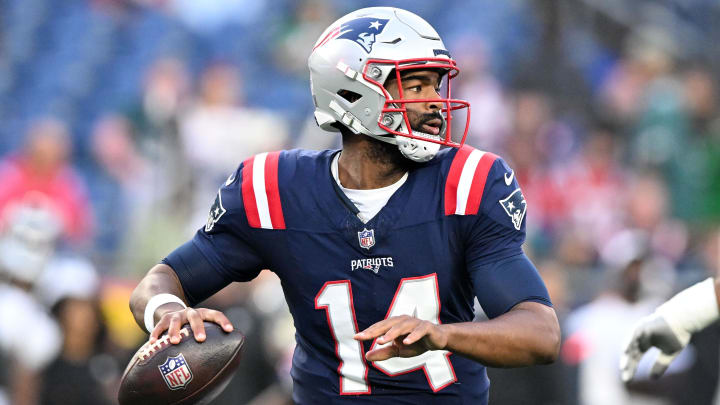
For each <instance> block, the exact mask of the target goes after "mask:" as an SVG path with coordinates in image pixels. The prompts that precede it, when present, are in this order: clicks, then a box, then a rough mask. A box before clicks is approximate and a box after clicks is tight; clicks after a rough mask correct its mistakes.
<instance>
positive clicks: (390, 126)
mask: <svg viewBox="0 0 720 405" xmlns="http://www.w3.org/2000/svg"><path fill="white" fill-rule="evenodd" d="M309 68H310V79H311V89H312V95H313V99H314V102H315V108H316V109H315V119H316V121H317V123H318V125H319V126H320V127H321V128H323V129H325V130H328V131H333V132H340V133H341V134H342V140H343V149H342V150H340V151H338V150H330V151H322V152H311V151H297V150H296V151H283V152H275V153H261V154H258V155H256V156H254V157H253V158H250V159H248V160H246V161H245V162H243V163H242V164H241V165H240V167H239V168H238V169H237V171H236V172H234V173H232V174H231V175H230V177H229V178H228V179H227V181H226V182H225V184H224V185H223V186H222V188H221V189H220V190H219V191H218V194H217V197H216V200H215V204H214V205H213V206H212V208H211V211H210V217H209V219H208V221H207V224H206V225H205V227H204V228H203V229H200V230H199V231H198V232H197V233H196V235H195V237H194V238H193V239H192V240H191V241H189V242H187V243H186V244H184V245H182V246H181V247H179V248H178V249H176V250H175V251H174V252H172V253H171V254H170V255H169V256H168V257H166V258H165V260H163V262H162V263H161V264H158V265H157V266H155V267H153V268H152V269H151V270H150V272H149V273H148V275H146V277H145V278H144V279H143V280H142V281H141V283H140V285H139V286H138V287H137V288H136V290H135V291H134V293H133V296H132V298H131V309H132V311H133V315H134V317H135V319H136V321H137V322H138V324H139V325H141V326H143V327H144V328H145V329H146V330H147V331H148V332H149V333H151V336H150V340H151V341H155V340H156V339H157V338H158V337H159V336H160V334H161V333H162V332H164V331H166V330H167V331H168V334H169V335H170V341H171V342H172V343H178V342H179V341H180V336H179V329H180V328H181V327H182V325H183V324H185V323H189V324H190V326H191V328H192V329H193V331H194V333H195V338H196V339H197V340H198V341H203V340H204V339H205V335H204V328H203V324H202V321H203V320H208V321H213V322H216V323H218V324H220V325H222V326H223V328H224V329H225V330H226V331H230V330H232V328H233V327H232V325H231V324H230V322H229V321H228V319H227V318H226V317H225V315H223V314H222V313H221V312H218V311H214V310H209V309H205V308H192V306H194V305H196V304H197V303H199V302H201V301H203V300H204V299H206V298H207V297H209V296H211V295H212V294H214V293H216V292H217V291H219V290H220V289H221V288H223V287H225V286H226V285H228V284H229V283H231V282H233V281H249V280H251V279H253V278H255V277H256V276H257V275H258V273H259V272H260V271H261V270H262V269H265V268H269V269H272V270H273V271H274V272H275V273H276V274H277V275H278V276H279V278H280V280H281V282H282V285H283V289H284V293H285V298H286V300H287V302H288V305H289V308H290V311H291V313H292V315H293V318H294V323H295V328H296V331H297V332H296V342H297V346H296V349H295V353H294V357H293V366H292V371H291V375H292V377H293V382H294V387H293V400H294V401H295V402H296V403H298V404H301V405H303V404H317V403H329V402H332V403H334V401H336V400H339V398H340V396H344V397H345V398H343V400H344V402H347V403H355V404H359V403H378V402H380V403H411V402H412V403H417V402H419V401H422V402H423V403H442V404H461V403H470V402H472V403H478V404H485V403H487V401H488V392H489V380H488V379H487V376H486V371H485V365H492V366H502V367H512V366H527V365H533V364H542V363H548V362H552V361H554V359H555V358H556V356H557V352H558V348H559V342H560V330H559V326H558V321H557V317H556V314H555V312H554V310H553V308H552V304H551V302H550V298H549V296H548V293H547V290H546V288H545V285H544V284H543V281H542V280H541V278H540V277H539V275H538V273H537V271H536V269H535V266H534V265H533V264H532V263H531V262H530V260H529V259H528V258H527V257H526V256H525V254H524V253H523V251H522V244H523V242H524V240H525V221H524V218H525V213H526V201H525V199H524V197H523V195H522V192H521V190H520V188H519V185H518V183H517V180H516V179H515V176H514V172H513V170H512V169H510V168H509V167H508V166H507V165H506V164H505V162H504V161H503V160H502V159H501V158H499V157H498V156H496V155H493V154H492V153H489V152H482V151H479V150H475V149H473V148H471V147H469V146H463V145H462V143H463V141H464V139H465V136H466V133H467V127H468V125H467V121H468V120H469V114H467V115H466V116H465V117H466V119H465V120H461V122H460V123H459V125H458V123H455V125H456V127H457V126H459V127H460V128H461V129H464V131H465V132H463V133H462V139H456V140H453V139H452V138H451V135H452V132H451V128H452V126H453V122H454V121H458V119H457V117H462V115H456V119H455V120H453V119H452V114H451V112H452V111H454V110H463V109H465V108H467V109H469V105H468V103H467V102H465V101H462V100H453V99H452V98H451V92H450V82H451V80H452V78H454V77H455V76H456V75H457V74H458V72H459V69H458V68H457V67H456V64H455V62H454V60H453V59H452V58H451V56H450V53H449V52H448V50H447V49H446V48H445V46H444V44H443V42H442V41H441V40H440V38H439V36H438V34H437V32H436V31H435V30H434V29H433V28H432V27H431V26H430V25H429V24H428V23H427V22H425V21H424V20H423V19H421V18H420V17H418V16H417V15H415V14H412V13H410V12H407V11H404V10H399V9H394V8H386V7H378V8H369V9H362V10H358V11H356V12H353V13H350V14H348V15H346V16H345V17H342V18H341V19H339V20H338V21H337V22H335V23H334V24H332V25H331V26H330V27H329V28H328V29H327V30H326V31H325V32H324V33H323V34H322V35H321V36H320V38H319V40H318V41H317V43H316V44H315V46H314V48H313V52H312V54H311V56H310V59H309ZM247 136H262V135H261V134H247ZM458 138H459V137H458ZM441 145H445V146H452V147H451V148H446V149H443V150H440V146H441ZM475 297H477V299H478V300H479V302H480V303H481V305H482V307H483V309H484V311H485V313H486V314H487V315H488V317H489V318H490V320H488V321H486V322H473V300H474V298H475ZM421 371H422V372H421ZM433 394H436V395H433Z"/></svg>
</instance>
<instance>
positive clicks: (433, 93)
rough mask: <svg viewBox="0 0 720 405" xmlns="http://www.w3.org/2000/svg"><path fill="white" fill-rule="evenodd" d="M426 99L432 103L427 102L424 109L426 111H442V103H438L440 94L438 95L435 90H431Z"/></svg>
mask: <svg viewBox="0 0 720 405" xmlns="http://www.w3.org/2000/svg"><path fill="white" fill-rule="evenodd" d="M428 99H431V100H432V101H428V102H427V104H426V107H427V109H428V110H433V111H435V110H441V109H442V102H441V101H440V100H441V99H442V98H441V97H440V94H438V92H437V91H435V89H432V91H431V92H430V94H429V95H428Z"/></svg>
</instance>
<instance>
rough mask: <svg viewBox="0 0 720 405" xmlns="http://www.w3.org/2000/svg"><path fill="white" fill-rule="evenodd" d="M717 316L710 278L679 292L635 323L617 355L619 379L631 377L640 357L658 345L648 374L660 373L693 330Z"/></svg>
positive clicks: (683, 346)
mask: <svg viewBox="0 0 720 405" xmlns="http://www.w3.org/2000/svg"><path fill="white" fill-rule="evenodd" d="M717 318H718V304H717V296H716V294H715V284H714V282H713V279H712V278H708V279H707V280H705V281H703V282H700V283H697V284H695V285H693V286H691V287H689V288H687V289H685V290H683V291H681V292H679V293H678V294H677V295H675V296H674V297H673V298H671V299H670V300H669V301H667V302H666V303H664V304H662V305H660V306H659V307H658V308H657V309H656V310H655V312H654V313H653V314H652V315H649V316H646V317H645V318H643V319H641V320H640V322H638V324H637V325H636V326H635V328H634V330H633V332H632V335H631V336H630V339H629V341H628V343H627V345H626V347H625V351H624V353H623V354H622V356H621V357H620V371H621V372H622V374H621V378H622V380H623V381H625V382H627V381H630V380H631V379H632V378H633V376H634V375H635V371H636V370H637V366H638V363H639V362H640V359H641V358H642V356H643V354H644V353H645V352H646V351H647V350H648V349H649V348H651V347H657V348H658V349H660V355H659V356H658V358H657V360H656V361H655V364H653V366H652V369H651V371H650V376H651V377H652V378H658V377H660V376H661V375H662V374H663V373H664V372H665V370H667V368H668V366H669V365H670V363H671V362H672V361H673V359H675V357H677V355H678V354H680V352H681V351H682V349H684V348H685V346H687V344H688V342H689V341H690V337H691V336H692V334H693V333H695V332H698V331H700V330H702V329H704V328H705V327H706V326H708V325H709V324H711V323H712V322H713V321H715V320H716V319H717Z"/></svg>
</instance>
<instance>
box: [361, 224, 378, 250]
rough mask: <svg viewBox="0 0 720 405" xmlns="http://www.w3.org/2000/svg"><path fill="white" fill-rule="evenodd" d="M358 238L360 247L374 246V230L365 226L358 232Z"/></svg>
mask: <svg viewBox="0 0 720 405" xmlns="http://www.w3.org/2000/svg"><path fill="white" fill-rule="evenodd" d="M358 240H360V247H361V248H363V249H368V250H369V249H370V248H371V247H373V246H375V231H374V230H372V229H370V230H369V231H368V230H367V228H365V229H363V230H362V231H360V232H358Z"/></svg>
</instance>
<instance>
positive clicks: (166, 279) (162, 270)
mask: <svg viewBox="0 0 720 405" xmlns="http://www.w3.org/2000/svg"><path fill="white" fill-rule="evenodd" d="M248 162H249V163H248ZM247 164H253V159H250V160H248V161H246V162H245V163H243V164H241V165H240V167H239V168H238V169H237V171H236V172H235V173H233V174H232V175H231V176H230V178H228V180H227V181H226V182H225V184H224V185H223V187H221V188H220V190H218V194H217V196H216V198H215V202H214V204H213V205H212V207H211V208H210V215H209V218H208V222H207V224H206V225H205V226H204V227H203V228H201V229H200V230H198V231H197V233H196V234H195V236H194V237H193V238H192V240H190V241H188V242H186V243H185V244H183V245H181V246H179V247H178V248H177V249H175V250H174V251H173V252H171V253H170V254H169V255H168V256H167V257H166V258H165V259H163V261H162V263H160V264H157V265H156V266H154V267H153V268H152V269H150V271H149V272H148V273H147V275H146V276H145V277H144V278H143V279H142V281H141V282H140V284H139V285H138V286H137V287H136V288H135V290H134V291H133V293H132V296H131V298H130V309H131V311H132V313H133V316H134V317H135V321H136V322H137V323H138V325H140V327H141V328H143V329H144V330H146V331H147V332H148V333H150V342H151V343H154V341H155V340H156V339H157V338H159V336H160V335H161V334H162V333H163V332H164V331H166V330H167V331H168V336H169V337H170V342H171V343H179V342H180V340H181V339H180V329H181V328H182V327H183V325H185V324H187V323H189V324H190V327H191V329H192V331H193V334H194V336H195V339H196V340H197V341H203V340H205V328H204V326H203V321H210V322H215V323H217V324H219V325H220V326H221V327H222V328H223V329H224V330H225V331H226V332H230V331H232V330H233V326H232V324H231V323H230V321H229V320H228V319H227V317H226V316H225V315H224V314H223V313H222V312H220V311H216V310H212V309H207V308H193V307H194V306H195V305H196V304H198V303H200V302H202V301H204V300H205V299H206V298H208V297H210V296H211V295H213V294H215V293H216V292H218V291H220V290H221V289H222V288H223V287H225V286H227V285H228V284H230V283H232V282H234V281H250V280H252V279H253V278H255V277H256V276H257V275H258V274H259V273H260V271H261V270H262V269H263V268H265V267H266V266H265V264H264V263H263V260H262V259H261V257H260V255H259V254H258V253H257V252H256V250H255V248H254V247H253V243H252V241H253V240H255V239H256V238H255V237H254V233H253V229H251V227H250V226H249V224H248V220H247V213H246V211H247V210H246V209H245V207H244V205H243V191H245V190H244V189H243V181H250V179H251V178H250V177H249V176H245V177H246V178H245V179H243V175H242V171H243V166H245V165H247Z"/></svg>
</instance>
